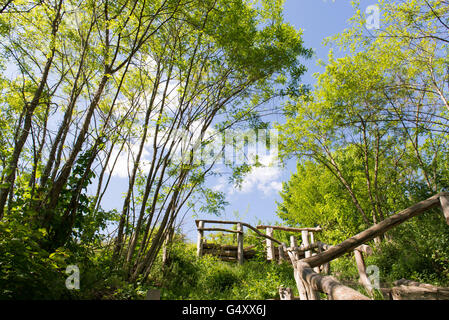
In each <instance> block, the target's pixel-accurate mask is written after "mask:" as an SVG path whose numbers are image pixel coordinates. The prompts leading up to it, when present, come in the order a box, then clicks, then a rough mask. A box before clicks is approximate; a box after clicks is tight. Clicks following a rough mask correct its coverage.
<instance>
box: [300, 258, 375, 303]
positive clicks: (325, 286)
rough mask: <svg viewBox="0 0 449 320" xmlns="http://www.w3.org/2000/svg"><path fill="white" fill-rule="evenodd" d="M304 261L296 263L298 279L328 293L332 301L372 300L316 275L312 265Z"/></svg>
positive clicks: (336, 282)
mask: <svg viewBox="0 0 449 320" xmlns="http://www.w3.org/2000/svg"><path fill="white" fill-rule="evenodd" d="M303 261H304V260H302V261H298V262H297V263H296V266H295V272H296V273H298V276H297V277H298V278H301V279H303V281H305V282H306V283H307V285H309V286H310V287H311V288H312V289H313V290H315V291H319V292H324V293H326V294H327V295H328V297H329V299H330V300H370V299H369V298H368V297H366V296H364V295H363V294H361V293H360V292H358V291H356V290H354V289H352V288H349V287H346V286H344V285H342V284H341V283H340V282H338V281H337V280H336V279H335V278H333V277H331V276H322V275H320V274H317V273H315V272H314V271H313V270H312V268H311V267H310V265H309V264H307V263H305V262H303ZM297 277H295V279H296V278H297Z"/></svg>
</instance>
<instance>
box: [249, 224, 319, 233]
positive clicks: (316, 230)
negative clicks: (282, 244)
mask: <svg viewBox="0 0 449 320" xmlns="http://www.w3.org/2000/svg"><path fill="white" fill-rule="evenodd" d="M256 228H257V229H266V228H273V230H282V231H290V232H301V231H310V232H320V231H322V230H323V229H321V227H315V228H293V227H284V226H264V225H259V226H256Z"/></svg>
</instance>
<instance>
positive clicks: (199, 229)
mask: <svg viewBox="0 0 449 320" xmlns="http://www.w3.org/2000/svg"><path fill="white" fill-rule="evenodd" d="M198 231H222V232H232V233H243V232H242V231H238V230H231V229H223V228H198Z"/></svg>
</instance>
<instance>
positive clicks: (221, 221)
mask: <svg viewBox="0 0 449 320" xmlns="http://www.w3.org/2000/svg"><path fill="white" fill-rule="evenodd" d="M200 222H203V223H218V224H238V223H240V224H242V226H245V227H247V228H248V229H251V230H253V231H254V232H255V233H257V234H258V235H259V236H261V237H264V238H267V239H270V240H271V241H274V242H276V243H277V244H279V245H282V242H281V241H279V240H277V239H275V238H273V237H270V236H268V235H266V234H264V233H262V232H260V231H259V230H257V229H256V228H254V227H253V226H252V225H250V224H247V223H245V222H241V221H225V220H195V223H196V225H197V226H198V225H199V223H200Z"/></svg>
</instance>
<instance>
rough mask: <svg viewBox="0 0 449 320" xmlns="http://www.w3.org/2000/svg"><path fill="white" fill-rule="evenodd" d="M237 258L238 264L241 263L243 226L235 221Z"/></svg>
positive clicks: (242, 258)
mask: <svg viewBox="0 0 449 320" xmlns="http://www.w3.org/2000/svg"><path fill="white" fill-rule="evenodd" d="M237 231H238V232H239V233H238V234H237V260H238V262H239V264H240V265H242V264H243V260H244V251H243V226H242V224H241V223H237Z"/></svg>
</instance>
